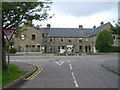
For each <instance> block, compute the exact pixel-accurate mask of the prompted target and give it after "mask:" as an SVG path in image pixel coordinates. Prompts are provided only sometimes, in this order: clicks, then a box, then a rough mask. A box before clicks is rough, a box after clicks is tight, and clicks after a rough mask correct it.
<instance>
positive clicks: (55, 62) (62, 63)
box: [55, 61, 64, 65]
mask: <svg viewBox="0 0 120 90" xmlns="http://www.w3.org/2000/svg"><path fill="white" fill-rule="evenodd" d="M55 63H56V64H58V65H62V64H63V63H64V61H62V62H61V63H59V62H55Z"/></svg>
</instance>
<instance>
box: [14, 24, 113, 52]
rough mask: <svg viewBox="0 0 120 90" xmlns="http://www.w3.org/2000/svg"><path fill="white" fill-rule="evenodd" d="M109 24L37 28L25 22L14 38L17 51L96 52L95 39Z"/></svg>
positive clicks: (108, 27) (108, 28)
mask: <svg viewBox="0 0 120 90" xmlns="http://www.w3.org/2000/svg"><path fill="white" fill-rule="evenodd" d="M111 26H112V25H111V24H110V23H109V22H108V23H105V24H104V23H103V22H102V23H101V25H100V26H99V27H95V26H94V28H83V26H82V25H79V27H78V28H51V25H50V24H48V25H47V27H46V28H40V29H37V28H35V27H34V26H33V25H31V23H30V22H29V23H28V24H25V25H24V26H23V27H22V29H21V30H23V29H25V31H23V32H21V33H20V36H19V37H17V38H15V39H14V42H15V43H14V46H15V48H16V49H17V51H18V52H42V53H61V54H62V53H73V54H74V53H86V52H93V53H96V52H97V51H96V49H95V41H96V37H97V35H98V33H99V32H100V31H102V30H105V29H106V30H110V28H111Z"/></svg>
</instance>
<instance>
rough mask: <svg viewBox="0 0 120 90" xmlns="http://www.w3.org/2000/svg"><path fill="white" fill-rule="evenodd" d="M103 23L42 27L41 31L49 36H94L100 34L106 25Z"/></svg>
mask: <svg viewBox="0 0 120 90" xmlns="http://www.w3.org/2000/svg"><path fill="white" fill-rule="evenodd" d="M108 24H110V23H106V24H103V25H101V26H99V27H97V28H95V29H94V28H82V29H81V28H41V29H40V32H41V33H43V34H45V33H46V34H48V35H49V37H83V35H86V34H87V35H90V36H94V35H96V34H98V33H99V32H100V31H101V30H102V29H103V28H104V27H105V26H106V25H108Z"/></svg>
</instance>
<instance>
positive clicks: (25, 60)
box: [6, 60, 45, 62]
mask: <svg viewBox="0 0 120 90" xmlns="http://www.w3.org/2000/svg"><path fill="white" fill-rule="evenodd" d="M6 61H8V60H6ZM10 61H22V62H26V61H27V62H28V61H45V60H10Z"/></svg>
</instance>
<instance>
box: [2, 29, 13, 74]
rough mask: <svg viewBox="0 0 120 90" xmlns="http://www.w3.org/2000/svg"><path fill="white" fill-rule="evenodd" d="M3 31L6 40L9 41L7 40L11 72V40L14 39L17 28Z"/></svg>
mask: <svg viewBox="0 0 120 90" xmlns="http://www.w3.org/2000/svg"><path fill="white" fill-rule="evenodd" d="M3 32H4V35H5V37H6V40H7V41H8V42H7V44H8V74H10V65H9V64H10V49H11V47H10V46H9V42H10V41H11V39H12V36H13V34H14V32H15V29H3Z"/></svg>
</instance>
